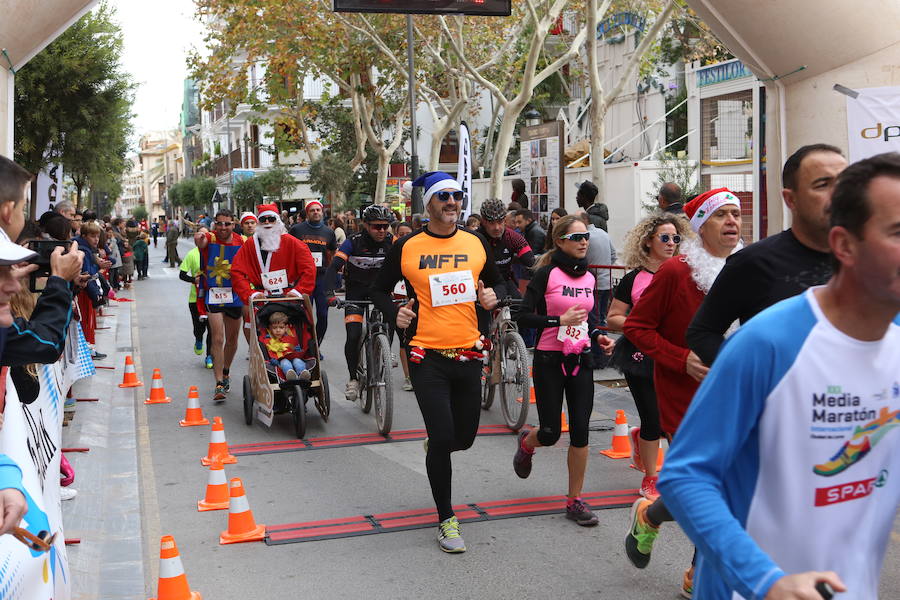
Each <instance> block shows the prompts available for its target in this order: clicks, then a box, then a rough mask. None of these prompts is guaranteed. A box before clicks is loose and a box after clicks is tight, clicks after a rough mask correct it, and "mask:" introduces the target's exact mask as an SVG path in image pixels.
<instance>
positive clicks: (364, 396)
mask: <svg viewBox="0 0 900 600" xmlns="http://www.w3.org/2000/svg"><path fill="white" fill-rule="evenodd" d="M366 342H367V340H365V339H363V342H362V346H361V347H360V348H359V367H357V369H356V381H357V382H358V383H359V387H358V388H357V392H356V403H357V404H358V405H359V408H360V410H362V411H363V412H364V413H366V414H368V413H369V411H370V410H372V394H370V393H369V368H370V365H371V363H372V359H371V357H370V356H369V353H370V352H371V349H370V348H369V344H368V343H366Z"/></svg>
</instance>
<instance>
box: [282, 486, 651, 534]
mask: <svg viewBox="0 0 900 600" xmlns="http://www.w3.org/2000/svg"><path fill="white" fill-rule="evenodd" d="M637 498H638V495H637V490H615V491H608V492H590V493H587V494H583V495H582V499H583V500H584V501H585V503H586V504H588V505H589V506H590V507H591V508H592V509H594V510H600V509H604V508H625V507H628V506H631V505H632V503H633V502H634V501H635V500H637ZM453 510H454V512H455V513H456V517H457V518H458V519H459V521H460V523H474V522H477V521H496V520H498V519H512V518H515V517H534V516H538V515H552V514H562V513H563V512H565V510H566V497H565V496H544V497H541V498H521V499H518V500H496V501H494V502H479V503H478V504H460V505H459V506H454V507H453ZM437 524H438V518H437V512H435V510H434V509H430V508H424V509H420V510H406V511H402V512H392V513H382V514H378V515H358V516H355V517H346V518H343V519H327V520H324V521H308V522H306V523H287V524H284V525H269V526H267V527H266V544H268V545H270V546H274V545H278V544H293V543H297V542H315V541H319V540H333V539H339V538H345V537H355V536H359V535H373V534H376V533H389V532H391V531H408V530H410V529H425V528H428V527H434V526H436V525H437Z"/></svg>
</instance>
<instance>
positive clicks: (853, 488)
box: [815, 469, 888, 506]
mask: <svg viewBox="0 0 900 600" xmlns="http://www.w3.org/2000/svg"><path fill="white" fill-rule="evenodd" d="M887 478H888V471H887V469H882V470H881V472H880V473H879V474H878V477H871V478H869V479H860V480H859V481H850V482H847V483H842V484H841V485H834V486H831V487H826V488H816V499H815V506H828V505H830V504H838V503H841V502H849V501H850V500H858V499H859V498H865V497H866V496H869V495H871V494H872V492H874V491H875V489H876V488H880V487H884V485H885V484H886V483H887Z"/></svg>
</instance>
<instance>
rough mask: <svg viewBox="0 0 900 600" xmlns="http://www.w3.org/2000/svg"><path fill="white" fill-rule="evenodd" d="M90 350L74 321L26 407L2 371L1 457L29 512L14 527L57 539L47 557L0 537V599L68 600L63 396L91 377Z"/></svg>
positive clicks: (40, 372)
mask: <svg viewBox="0 0 900 600" xmlns="http://www.w3.org/2000/svg"><path fill="white" fill-rule="evenodd" d="M94 372H95V371H94V363H93V361H92V360H91V352H90V348H88V345H87V342H86V341H85V339H84V335H83V334H82V333H81V327H80V326H79V325H78V323H76V322H74V321H73V322H72V323H70V327H69V333H68V335H67V336H66V346H65V351H64V352H63V355H62V357H61V358H60V359H59V360H58V361H57V362H55V363H54V364H52V365H39V366H38V370H37V373H38V380H39V382H40V392H39V393H38V396H37V398H36V399H35V400H34V401H33V402H30V403H29V404H24V403H23V402H22V401H20V399H19V396H18V393H17V392H16V388H15V386H14V385H13V381H12V377H10V376H9V375H8V374H7V373H6V369H4V370H3V381H2V383H5V386H6V395H5V403H4V401H3V400H2V399H3V397H4V396H3V394H0V412H2V413H3V416H4V421H3V429H2V430H0V453H2V454H6V455H7V456H9V457H10V458H11V459H12V460H14V461H15V462H16V464H18V465H19V468H21V469H22V487H24V488H25V493H26V498H25V500H26V501H27V502H28V512H27V513H25V516H24V517H23V518H22V522H21V523H20V524H19V526H20V527H22V528H23V529H27V530H28V531H29V532H31V533H32V534H34V535H39V534H40V532H42V531H46V532H49V533H50V534H51V535H52V534H56V539H55V540H54V542H53V545H52V546H51V548H50V551H49V552H40V551H36V550H32V549H30V548H29V547H27V546H25V545H24V544H22V543H21V542H19V541H18V540H17V539H16V538H14V537H13V536H11V535H4V536H0V598H3V599H4V600H7V599H8V600H68V598H69V597H70V596H71V585H72V580H71V577H72V576H71V573H70V571H69V566H68V560H67V558H66V545H65V538H64V536H63V530H62V511H61V507H60V497H59V462H60V457H61V456H62V420H63V403H64V402H65V394H66V391H67V390H68V389H69V387H71V385H72V384H73V383H74V382H75V381H77V380H78V379H81V378H82V377H87V376H90V375H92V374H93V373H94Z"/></svg>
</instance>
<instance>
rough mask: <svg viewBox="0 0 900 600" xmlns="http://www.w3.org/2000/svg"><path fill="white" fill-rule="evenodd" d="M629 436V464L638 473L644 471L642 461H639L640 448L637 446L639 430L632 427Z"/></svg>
mask: <svg viewBox="0 0 900 600" xmlns="http://www.w3.org/2000/svg"><path fill="white" fill-rule="evenodd" d="M628 433H629V434H630V435H631V464H633V465H634V468H635V469H637V470H638V471H644V461H643V460H642V459H641V447H640V446H639V445H638V441H639V437H640V433H641V428H640V427H632V428H631V430H630V431H629V432H628Z"/></svg>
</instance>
